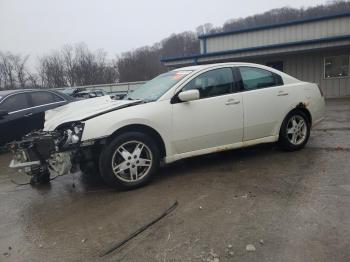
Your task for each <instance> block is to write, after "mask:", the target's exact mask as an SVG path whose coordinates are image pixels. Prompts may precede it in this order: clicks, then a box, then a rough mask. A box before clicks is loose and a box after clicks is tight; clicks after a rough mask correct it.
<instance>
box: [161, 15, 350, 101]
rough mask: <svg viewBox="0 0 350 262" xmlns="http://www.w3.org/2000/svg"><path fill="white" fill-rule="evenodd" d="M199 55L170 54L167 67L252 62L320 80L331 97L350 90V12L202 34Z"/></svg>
mask: <svg viewBox="0 0 350 262" xmlns="http://www.w3.org/2000/svg"><path fill="white" fill-rule="evenodd" d="M199 40H200V54H196V55H191V56H187V57H168V58H163V59H162V60H161V61H162V62H163V63H164V64H165V65H166V66H168V67H171V68H172V67H180V66H185V65H193V64H206V63H217V62H229V61H240V62H253V63H260V64H265V65H267V66H271V67H274V68H276V69H278V70H281V71H284V72H286V73H287V74H290V75H292V76H294V77H296V78H298V79H300V80H303V81H309V82H314V83H318V84H319V85H320V86H321V88H322V90H323V92H324V94H325V96H326V97H342V96H349V95H350V66H349V63H350V13H343V14H337V15H331V16H323V17H317V18H311V19H303V20H296V21H292V22H287V23H280V24H273V25H268V26H258V27H253V28H248V29H243V30H235V31H230V32H223V33H214V34H207V35H201V36H199Z"/></svg>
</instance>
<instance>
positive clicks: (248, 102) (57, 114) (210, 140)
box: [45, 63, 325, 163]
mask: <svg viewBox="0 0 350 262" xmlns="http://www.w3.org/2000/svg"><path fill="white" fill-rule="evenodd" d="M237 66H250V67H257V68H261V69H265V70H269V71H271V72H274V73H276V74H278V75H280V76H281V77H282V79H283V83H284V84H283V85H282V86H275V87H268V88H262V89H257V90H251V91H243V92H238V93H230V94H226V95H221V96H215V97H210V98H205V99H199V100H195V101H190V102H180V103H171V98H172V97H173V96H174V95H175V94H177V92H179V91H180V90H181V89H182V87H183V86H185V85H186V84H187V83H188V82H189V81H190V80H192V79H193V78H195V77H196V76H198V75H200V74H202V73H203V72H206V71H209V70H212V69H217V68H222V67H237ZM186 70H193V72H192V73H190V74H189V75H187V76H186V77H185V78H184V79H182V80H181V81H179V82H178V83H177V84H175V85H174V86H173V87H172V88H170V89H169V90H168V91H167V92H166V93H165V94H164V95H163V96H162V97H160V98H159V99H158V100H157V101H155V102H149V103H143V104H137V105H131V104H132V103H135V101H112V100H110V99H107V98H105V97H100V98H96V99H89V100H84V101H79V102H75V103H71V104H69V105H67V106H64V107H61V108H58V109H54V110H51V111H48V112H47V114H46V118H47V121H46V123H45V130H54V129H55V128H57V127H58V126H59V125H60V124H62V123H65V122H70V121H78V120H82V119H86V118H88V119H87V120H85V121H84V124H85V127H84V131H83V135H82V139H81V140H82V141H87V140H95V139H100V138H104V137H108V136H110V135H112V134H113V133H114V132H116V131H117V130H119V129H120V128H123V127H126V126H129V125H144V126H147V127H150V128H152V129H154V130H155V131H156V132H158V133H159V135H160V136H161V138H162V140H163V142H164V144H165V149H166V156H165V157H164V161H165V162H167V163H169V162H172V161H175V160H178V159H181V158H185V157H190V156H194V155H200V154H206V153H211V152H215V151H221V150H227V149H232V148H238V147H243V146H250V145H254V144H259V143H266V142H274V141H277V140H278V136H279V130H280V127H281V124H282V121H283V120H284V118H285V116H286V115H287V114H288V113H289V112H290V111H291V110H292V109H294V108H295V107H297V106H298V105H300V104H302V105H303V106H304V107H306V109H307V110H308V111H309V112H310V114H311V117H312V122H313V123H316V122H318V121H320V120H321V119H322V118H323V115H324V108H325V105H324V99H323V97H322V96H321V94H320V91H319V90H318V87H317V85H316V84H312V83H305V82H301V81H299V80H297V79H295V78H293V77H291V76H289V75H286V74H284V73H282V72H279V71H277V70H274V69H272V68H268V67H266V66H262V65H256V64H247V63H225V64H216V65H205V66H193V67H188V68H186ZM120 107H122V108H120ZM118 108H120V109H118ZM114 109H115V110H114ZM105 111H106V112H107V113H104V112H105ZM94 114H99V115H98V116H96V117H92V118H90V119H89V117H91V116H93V115H94Z"/></svg>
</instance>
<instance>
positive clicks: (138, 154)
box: [99, 132, 159, 189]
mask: <svg viewBox="0 0 350 262" xmlns="http://www.w3.org/2000/svg"><path fill="white" fill-rule="evenodd" d="M99 166H100V171H101V175H102V177H103V179H104V180H105V181H106V182H107V183H108V184H110V185H112V186H115V187H118V188H122V189H133V188H137V187H140V186H143V185H145V184H147V183H148V182H149V181H150V179H151V178H152V176H153V174H154V173H155V172H156V170H157V169H158V166H159V150H158V147H157V145H156V143H155V142H154V141H153V139H152V138H151V137H149V136H148V135H145V134H143V133H140V132H128V133H125V134H121V135H120V136H118V137H116V138H115V139H114V140H113V141H112V142H111V143H110V144H109V145H107V146H106V147H105V148H104V149H103V150H102V152H101V155H100V161H99Z"/></svg>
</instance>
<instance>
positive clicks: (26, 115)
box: [24, 113, 33, 117]
mask: <svg viewBox="0 0 350 262" xmlns="http://www.w3.org/2000/svg"><path fill="white" fill-rule="evenodd" d="M32 115H33V113H28V114H25V115H24V116H25V117H29V116H32Z"/></svg>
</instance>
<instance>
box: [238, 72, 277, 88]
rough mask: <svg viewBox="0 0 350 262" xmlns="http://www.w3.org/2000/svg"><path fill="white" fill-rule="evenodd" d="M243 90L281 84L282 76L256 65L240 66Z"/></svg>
mask: <svg viewBox="0 0 350 262" xmlns="http://www.w3.org/2000/svg"><path fill="white" fill-rule="evenodd" d="M239 70H240V72H241V76H242V81H243V85H244V89H245V90H254V89H260V88H266V87H272V86H278V85H282V84H283V81H282V78H281V77H280V76H279V75H277V74H275V73H272V72H270V71H268V70H265V69H261V68H256V67H240V68H239Z"/></svg>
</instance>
